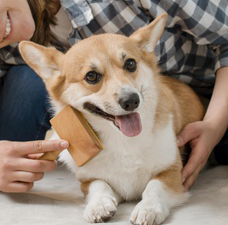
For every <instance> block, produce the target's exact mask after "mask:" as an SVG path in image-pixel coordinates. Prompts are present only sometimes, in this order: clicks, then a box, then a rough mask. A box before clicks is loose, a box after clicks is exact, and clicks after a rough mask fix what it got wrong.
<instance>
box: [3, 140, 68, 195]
mask: <svg viewBox="0 0 228 225" xmlns="http://www.w3.org/2000/svg"><path fill="white" fill-rule="evenodd" d="M68 147H69V143H68V142H67V141H64V140H58V141H49V140H46V141H31V142H10V141H0V191H3V192H27V191H29V190H30V189H31V188H32V187H33V185H34V182H35V181H38V180H41V179H42V178H43V176H44V172H47V171H50V170H53V169H55V168H56V162H55V161H48V160H39V159H37V158H39V157H40V156H41V155H42V153H44V152H48V151H59V150H63V149H66V148H68ZM40 154H41V155H40Z"/></svg>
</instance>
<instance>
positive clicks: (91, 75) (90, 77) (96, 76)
mask: <svg viewBox="0 0 228 225" xmlns="http://www.w3.org/2000/svg"><path fill="white" fill-rule="evenodd" d="M101 78H102V76H101V74H100V73H98V72H96V71H89V72H88V73H87V74H86V76H85V81H86V82H88V83H89V84H96V83H98V82H99V81H100V80H101Z"/></svg>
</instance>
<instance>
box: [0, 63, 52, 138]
mask: <svg viewBox="0 0 228 225" xmlns="http://www.w3.org/2000/svg"><path fill="white" fill-rule="evenodd" d="M49 108H50V106H49V102H48V98H47V91H46V89H45V85H44V83H43V81H42V80H41V78H40V77H39V76H38V75H36V73H35V72H34V71H33V70H32V69H30V68H29V67H28V66H27V65H19V66H13V67H12V68H11V69H10V71H9V72H8V74H7V75H6V76H5V77H2V78H0V140H11V141H30V140H42V139H44V137H45V134H46V132H47V130H49V129H50V127H51V125H50V123H49V120H50V118H51V114H50V112H49Z"/></svg>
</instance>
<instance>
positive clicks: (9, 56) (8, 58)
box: [0, 43, 25, 77]
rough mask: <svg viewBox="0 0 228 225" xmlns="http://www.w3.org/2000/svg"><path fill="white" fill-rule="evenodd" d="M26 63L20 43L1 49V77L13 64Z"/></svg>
mask: <svg viewBox="0 0 228 225" xmlns="http://www.w3.org/2000/svg"><path fill="white" fill-rule="evenodd" d="M19 64H25V62H24V60H23V59H22V57H21V55H20V53H19V50H18V43H14V44H12V45H8V46H6V47H4V48H1V49H0V77H2V76H4V75H6V73H7V71H8V70H9V68H10V67H11V66H12V65H19Z"/></svg>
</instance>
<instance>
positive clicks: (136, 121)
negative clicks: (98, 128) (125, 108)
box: [115, 113, 142, 137]
mask: <svg viewBox="0 0 228 225" xmlns="http://www.w3.org/2000/svg"><path fill="white" fill-rule="evenodd" d="M115 124H116V126H118V127H119V128H120V130H121V132H122V133H123V134H124V135H126V136H128V137H134V136H137V135H139V134H140V133H141V131H142V125H141V119H140V115H139V114H138V113H131V114H128V115H125V116H116V117H115Z"/></svg>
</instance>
